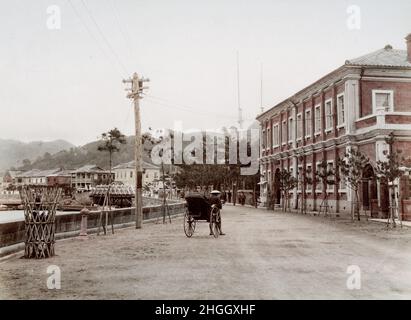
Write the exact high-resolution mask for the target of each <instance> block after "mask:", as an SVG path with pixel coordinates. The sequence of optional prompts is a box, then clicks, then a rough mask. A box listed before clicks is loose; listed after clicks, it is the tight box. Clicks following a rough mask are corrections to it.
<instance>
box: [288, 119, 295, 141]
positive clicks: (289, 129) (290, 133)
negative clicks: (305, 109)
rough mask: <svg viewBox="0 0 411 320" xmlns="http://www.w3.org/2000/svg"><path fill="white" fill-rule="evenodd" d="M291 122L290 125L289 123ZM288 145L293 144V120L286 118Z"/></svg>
mask: <svg viewBox="0 0 411 320" xmlns="http://www.w3.org/2000/svg"><path fill="white" fill-rule="evenodd" d="M290 122H292V123H290ZM287 131H288V143H293V140H294V134H293V133H294V118H293V117H289V118H288V130H287Z"/></svg>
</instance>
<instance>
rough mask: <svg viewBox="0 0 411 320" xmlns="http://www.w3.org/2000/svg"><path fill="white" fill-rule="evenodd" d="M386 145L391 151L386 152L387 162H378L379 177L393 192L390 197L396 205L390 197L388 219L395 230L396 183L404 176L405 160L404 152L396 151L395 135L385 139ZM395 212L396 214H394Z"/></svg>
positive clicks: (396, 208) (396, 207) (391, 134)
mask: <svg viewBox="0 0 411 320" xmlns="http://www.w3.org/2000/svg"><path fill="white" fill-rule="evenodd" d="M385 141H386V143H387V144H388V146H389V148H388V149H389V150H385V151H384V155H385V156H386V161H381V160H380V161H377V168H376V172H377V176H378V179H379V180H380V181H383V182H385V183H387V184H388V188H389V190H390V191H391V192H389V194H390V195H394V203H393V202H392V197H390V200H389V201H390V213H389V217H388V224H389V223H390V221H391V222H392V224H393V226H394V228H395V227H396V223H395V217H396V216H397V215H398V214H397V210H398V203H397V201H398V197H397V196H396V195H395V193H396V188H395V186H396V183H397V182H398V180H399V179H400V178H401V176H402V175H403V174H404V173H403V172H402V171H401V169H400V168H401V166H403V165H404V163H405V159H404V157H402V156H401V154H402V150H394V134H393V133H390V135H389V136H388V138H386V139H385ZM394 212H395V214H394Z"/></svg>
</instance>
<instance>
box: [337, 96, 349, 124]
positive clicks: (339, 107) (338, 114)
mask: <svg viewBox="0 0 411 320" xmlns="http://www.w3.org/2000/svg"><path fill="white" fill-rule="evenodd" d="M341 97H343V106H344V109H343V115H344V121H343V122H341V117H340V115H341V105H340V103H339V102H340V98H341ZM346 110H347V108H346V104H345V92H343V93H340V94H338V95H337V128H338V129H342V128H345V125H346V122H347V114H346Z"/></svg>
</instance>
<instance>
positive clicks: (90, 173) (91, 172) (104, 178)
mask: <svg viewBox="0 0 411 320" xmlns="http://www.w3.org/2000/svg"><path fill="white" fill-rule="evenodd" d="M109 177H110V171H107V170H104V169H102V168H100V167H98V166H96V165H86V166H83V167H81V168H79V169H77V170H74V171H71V186H72V188H75V189H77V190H91V188H94V187H95V186H97V185H101V184H108V182H109ZM111 180H112V181H114V173H112V174H111Z"/></svg>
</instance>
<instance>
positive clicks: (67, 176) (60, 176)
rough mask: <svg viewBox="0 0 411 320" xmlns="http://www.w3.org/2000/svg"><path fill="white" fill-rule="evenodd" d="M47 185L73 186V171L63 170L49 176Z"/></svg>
mask: <svg viewBox="0 0 411 320" xmlns="http://www.w3.org/2000/svg"><path fill="white" fill-rule="evenodd" d="M47 185H48V186H50V187H63V188H70V187H71V171H68V170H61V171H59V172H56V173H53V174H51V175H49V176H47Z"/></svg>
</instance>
